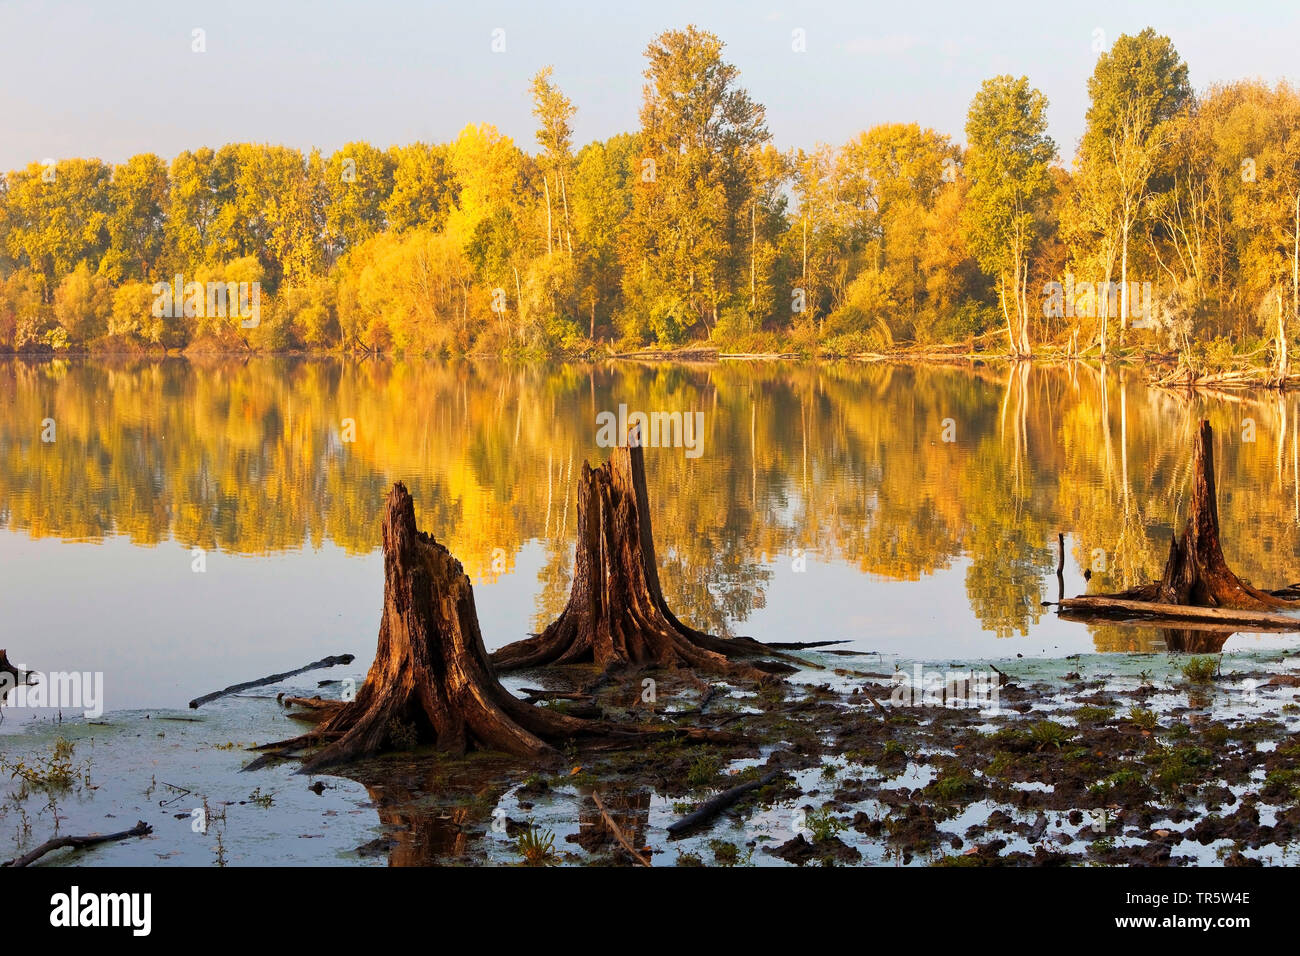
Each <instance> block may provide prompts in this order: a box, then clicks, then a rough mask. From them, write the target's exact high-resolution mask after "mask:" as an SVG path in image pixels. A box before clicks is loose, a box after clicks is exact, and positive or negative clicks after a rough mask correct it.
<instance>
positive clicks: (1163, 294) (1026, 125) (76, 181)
mask: <svg viewBox="0 0 1300 956" xmlns="http://www.w3.org/2000/svg"><path fill="white" fill-rule="evenodd" d="M644 77H645V83H644V87H643V98H642V106H641V111H640V117H639V121H640V127H639V129H637V130H636V131H634V132H629V133H621V134H618V135H616V136H613V137H610V138H609V139H606V140H603V141H596V142H592V143H589V144H587V145H585V146H582V147H581V148H577V147H575V145H574V142H573V118H574V115H575V111H576V107H575V105H574V104H573V103H572V101H571V100H570V99H569V98H568V97H567V96H566V95H565V94H564V93H563V91H562V90H561V89H560V88H559V87H558V86H557V84H556V82H555V80H554V76H553V73H552V71H551V69H550V68H549V67H548V68H546V69H543V70H542V71H540V72H539V73H538V74H537V75H536V76H535V77H534V78H533V80H532V83H531V85H530V89H529V91H528V92H529V94H530V95H531V98H532V102H533V112H534V115H535V117H536V120H537V134H536V139H537V142H538V144H539V146H540V149H539V151H538V152H537V153H535V154H533V153H529V152H528V151H526V150H524V149H522V148H520V146H518V145H517V144H516V143H514V142H513V141H512V140H511V139H510V138H509V137H507V136H505V135H503V134H502V133H501V132H500V131H499V130H497V129H496V128H494V127H493V126H491V125H489V124H477V125H470V126H468V127H466V128H465V129H464V130H463V131H462V132H461V133H460V134H459V135H458V136H457V137H456V138H455V139H454V140H453V141H451V142H448V143H440V144H427V143H413V144H409V145H404V146H392V147H390V148H388V149H380V148H378V147H375V146H373V145H371V144H369V143H365V142H352V143H348V144H347V145H345V146H344V147H342V148H341V149H339V150H337V151H336V152H334V153H332V154H330V155H325V154H323V153H322V152H321V151H320V150H316V149H313V150H311V151H310V152H309V153H307V154H306V155H304V154H303V153H301V152H300V151H298V150H296V149H290V148H287V147H284V146H275V145H263V144H251V143H238V144H230V145H226V146H222V147H220V148H218V149H212V148H201V149H195V150H192V151H186V152H183V153H181V154H180V155H179V156H177V157H175V158H174V159H172V160H171V162H170V163H168V162H166V161H165V160H163V159H162V158H161V157H159V156H156V155H153V154H141V155H137V156H133V157H131V158H130V159H128V160H127V161H126V162H124V163H120V164H116V165H114V164H109V163H106V162H103V161H101V160H98V159H63V160H59V161H57V162H54V161H49V162H34V163H32V164H30V165H28V166H27V167H26V168H25V169H22V170H16V171H12V172H10V173H8V174H7V175H6V176H5V177H4V179H3V181H2V182H0V348H3V349H6V350H14V349H16V350H24V351H51V350H53V351H58V350H64V349H70V348H82V347H88V348H92V349H93V348H99V349H105V350H123V349H125V350H135V349H157V348H162V347H166V348H189V349H192V350H203V349H210V350H227V349H232V348H233V349H245V348H254V349H262V350H286V349H308V350H366V351H377V352H400V353H408V354H465V353H497V354H504V353H513V354H520V355H527V354H542V353H553V352H583V351H587V350H590V349H591V348H593V347H594V346H597V345H617V346H620V347H624V348H639V347H646V346H651V347H673V346H680V345H682V344H685V343H708V344H711V345H713V346H716V347H718V348H721V349H723V350H726V351H753V352H757V351H788V350H794V351H799V352H805V353H822V354H829V355H841V354H856V353H862V352H876V351H887V350H889V349H892V348H895V347H899V346H902V345H907V344H914V345H917V346H926V345H930V344H936V343H969V344H971V345H972V346H975V347H981V348H989V349H995V350H1005V351H1009V352H1011V353H1013V354H1016V355H1028V354H1032V353H1033V352H1034V351H1036V350H1043V349H1046V348H1051V349H1068V350H1069V351H1070V352H1071V353H1073V354H1087V353H1089V352H1091V353H1100V354H1107V353H1109V352H1113V351H1115V350H1117V349H1124V348H1128V347H1131V346H1133V345H1142V346H1146V347H1152V348H1161V349H1177V350H1179V351H1180V352H1183V353H1186V354H1192V353H1199V354H1202V355H1206V354H1211V353H1214V352H1216V350H1217V352H1219V353H1222V352H1223V351H1224V350H1229V351H1230V350H1232V349H1237V350H1239V351H1244V350H1250V349H1255V350H1257V351H1258V350H1263V349H1265V348H1267V349H1271V353H1272V356H1273V358H1274V359H1275V360H1276V361H1277V362H1278V363H1279V364H1281V365H1282V366H1283V368H1285V363H1286V353H1287V343H1288V341H1289V339H1290V336H1291V335H1292V333H1293V331H1294V329H1295V327H1296V324H1297V323H1296V319H1297V317H1298V315H1300V94H1297V91H1296V90H1295V89H1293V88H1292V87H1291V86H1289V85H1288V84H1286V83H1285V82H1279V83H1277V84H1276V85H1272V86H1270V85H1268V84H1265V83H1263V82H1260V81H1254V80H1250V81H1241V82H1236V83H1231V84H1227V85H1221V86H1215V87H1211V88H1209V89H1207V90H1204V91H1201V92H1200V93H1197V92H1194V91H1193V89H1192V87H1191V85H1190V83H1189V79H1188V69H1187V65H1186V64H1185V63H1184V62H1183V61H1182V59H1181V58H1180V57H1179V55H1178V53H1177V51H1176V50H1175V49H1174V46H1173V44H1172V43H1171V42H1170V40H1169V39H1168V38H1167V37H1163V36H1160V35H1158V34H1157V33H1155V31H1153V30H1151V29H1147V30H1144V31H1142V32H1141V33H1140V34H1138V35H1136V36H1129V35H1124V36H1121V37H1119V38H1118V39H1117V40H1116V42H1115V43H1114V45H1113V46H1112V47H1111V49H1110V50H1109V51H1107V52H1104V53H1102V54H1101V55H1100V56H1099V57H1098V59H1097V62H1096V66H1095V68H1094V71H1093V74H1092V76H1091V77H1090V78H1089V80H1088V92H1089V97H1090V105H1089V108H1088V113H1087V117H1086V128H1085V132H1084V134H1083V136H1082V138H1081V140H1080V142H1079V143H1078V145H1077V149H1076V150H1075V152H1074V155H1073V157H1072V159H1071V160H1070V163H1069V168H1067V167H1066V165H1065V163H1064V161H1063V159H1062V156H1061V152H1060V150H1059V148H1058V146H1057V144H1056V143H1055V142H1053V140H1052V139H1051V138H1050V137H1049V136H1048V135H1047V108H1048V103H1047V99H1046V97H1044V95H1043V94H1042V93H1041V92H1040V91H1039V90H1036V89H1034V88H1033V87H1032V85H1031V84H1030V81H1029V80H1028V78H1026V77H1023V76H1022V77H1014V76H1009V75H1007V76H996V77H992V78H990V79H988V80H986V81H985V82H984V83H983V84H982V85H981V87H980V89H979V90H978V91H977V92H976V94H975V96H974V98H973V99H972V101H971V104H970V109H969V112H968V115H967V121H966V126H965V130H964V134H965V141H964V143H963V142H958V141H957V140H955V139H954V138H953V137H952V136H950V135H948V134H945V133H941V132H937V131H935V130H931V129H925V128H922V127H921V126H919V125H917V124H915V123H890V124H883V125H879V126H875V127H873V128H871V129H869V130H867V131H865V132H862V133H859V134H857V135H855V136H854V137H853V138H852V139H850V140H849V141H848V142H846V143H844V144H842V145H838V146H831V145H818V146H816V147H815V148H812V149H807V150H805V149H793V150H787V151H782V150H778V149H777V148H776V147H775V146H774V145H773V143H772V137H771V133H770V131H769V130H768V127H767V121H766V116H765V112H764V108H763V106H762V105H761V104H759V103H757V102H755V101H754V100H753V99H752V97H751V96H750V95H749V94H748V93H747V92H746V90H745V89H744V88H743V86H742V85H741V82H740V73H739V71H738V69H737V68H736V67H735V66H734V65H732V64H730V63H728V62H727V61H726V59H725V58H724V56H723V43H722V41H721V40H720V39H719V38H718V37H716V36H715V35H713V34H711V33H708V32H705V31H701V30H698V29H696V28H695V27H689V28H687V29H685V30H672V31H667V32H665V33H663V34H661V35H660V36H658V37H657V38H655V40H654V41H653V42H652V43H651V44H650V45H649V47H648V48H647V50H646V68H645V72H644ZM177 277H179V278H177ZM231 282H235V283H240V282H242V283H248V284H250V285H252V284H255V285H256V288H257V289H259V290H260V296H261V298H260V303H261V304H260V309H259V310H258V317H257V320H256V321H255V322H249V321H246V320H244V319H245V317H243V316H241V315H239V314H238V311H237V310H234V309H213V308H212V307H211V305H210V304H206V307H205V301H204V300H205V297H204V296H203V295H202V293H201V290H202V289H203V288H204V287H206V286H207V285H208V284H210V283H222V284H224V283H231ZM172 283H176V284H177V286H176V287H177V289H178V290H190V289H193V290H197V294H195V295H194V296H192V297H191V296H190V294H189V291H186V292H185V294H184V295H183V296H182V297H180V299H178V305H177V308H176V309H175V312H176V314H175V315H173V314H172V312H171V311H170V310H167V311H165V312H164V311H163V310H160V309H159V308H158V302H159V292H160V289H161V288H162V287H163V286H170V285H171V284H172ZM191 284H194V285H191ZM182 299H183V302H182V301H181V300H182ZM160 312H163V314H160ZM214 313H216V314H214Z"/></svg>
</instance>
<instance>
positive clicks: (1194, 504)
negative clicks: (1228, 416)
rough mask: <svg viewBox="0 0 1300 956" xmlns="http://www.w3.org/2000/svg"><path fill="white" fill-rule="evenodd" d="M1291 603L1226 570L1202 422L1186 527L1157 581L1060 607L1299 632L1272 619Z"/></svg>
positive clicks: (1077, 612) (1289, 622)
mask: <svg viewBox="0 0 1300 956" xmlns="http://www.w3.org/2000/svg"><path fill="white" fill-rule="evenodd" d="M1296 607H1297V605H1296V603H1295V602H1293V601H1288V600H1286V599H1285V598H1282V597H1278V596H1277V595H1276V594H1272V593H1269V592H1267V591H1261V590H1259V589H1258V588H1256V587H1254V586H1253V585H1251V584H1248V583H1247V582H1245V581H1243V580H1241V578H1239V577H1237V575H1236V574H1235V573H1234V572H1233V570H1232V568H1230V567H1229V566H1228V562H1227V559H1225V558H1224V556H1223V547H1222V544H1221V542H1220V540H1219V505H1218V499H1217V492H1216V489H1215V482H1214V431H1213V429H1212V428H1211V427H1210V423H1209V422H1208V421H1202V422H1201V425H1200V428H1199V430H1198V431H1197V436H1196V450H1195V459H1194V467H1193V473H1192V496H1191V502H1190V505H1189V510H1188V515H1187V524H1186V526H1185V527H1184V529H1183V532H1182V534H1181V535H1180V534H1178V533H1176V532H1175V534H1174V536H1173V539H1172V540H1171V541H1170V544H1169V559H1168V560H1167V561H1166V562H1165V569H1164V573H1163V574H1162V575H1161V578H1160V580H1159V581H1153V582H1151V583H1150V584H1144V585H1141V586H1139V587H1136V588H1130V589H1129V590H1127V591H1120V592H1118V593H1115V594H1100V595H1083V596H1080V597H1076V598H1069V599H1067V600H1064V601H1061V602H1060V608H1061V611H1062V612H1063V613H1068V614H1069V615H1070V616H1071V617H1074V618H1076V619H1087V618H1089V617H1143V618H1154V619H1168V620H1171V621H1203V622H1217V623H1219V624H1237V625H1241V626H1242V627H1244V628H1245V627H1256V626H1258V627H1261V628H1265V629H1285V630H1300V618H1296V617H1291V616H1288V615H1286V614H1280V613H1277V612H1278V611H1281V610H1287V609H1291V610H1294V609H1296Z"/></svg>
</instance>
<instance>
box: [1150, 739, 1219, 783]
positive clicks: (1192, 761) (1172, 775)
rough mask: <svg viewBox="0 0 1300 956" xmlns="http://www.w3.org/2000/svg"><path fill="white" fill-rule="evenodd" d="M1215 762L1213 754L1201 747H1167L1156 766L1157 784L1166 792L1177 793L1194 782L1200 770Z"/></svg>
mask: <svg viewBox="0 0 1300 956" xmlns="http://www.w3.org/2000/svg"><path fill="white" fill-rule="evenodd" d="M1213 763H1214V757H1213V755H1212V754H1211V753H1210V752H1209V751H1208V750H1203V749H1202V748H1200V747H1191V746H1178V747H1169V748H1166V749H1165V750H1164V751H1163V752H1162V753H1161V754H1160V755H1159V763H1158V764H1157V766H1156V772H1155V783H1156V786H1158V787H1159V788H1160V789H1161V790H1163V791H1165V792H1166V793H1177V792H1178V791H1179V790H1182V789H1183V788H1184V787H1186V786H1188V785H1189V784H1191V783H1192V782H1194V781H1195V780H1196V777H1197V775H1198V774H1199V772H1200V771H1201V770H1203V769H1204V768H1206V767H1209V766H1210V765H1211V764H1213Z"/></svg>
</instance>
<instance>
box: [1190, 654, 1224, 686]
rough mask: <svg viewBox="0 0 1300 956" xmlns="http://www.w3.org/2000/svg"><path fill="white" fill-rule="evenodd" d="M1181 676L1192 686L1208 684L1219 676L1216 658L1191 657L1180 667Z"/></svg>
mask: <svg viewBox="0 0 1300 956" xmlns="http://www.w3.org/2000/svg"><path fill="white" fill-rule="evenodd" d="M1182 671H1183V676H1184V677H1185V678H1187V680H1188V682H1189V683H1192V684H1210V683H1213V682H1214V679H1215V678H1216V677H1218V676H1219V659H1218V658H1217V657H1193V658H1192V659H1191V660H1189V661H1188V662H1187V663H1186V664H1184V665H1183V666H1182Z"/></svg>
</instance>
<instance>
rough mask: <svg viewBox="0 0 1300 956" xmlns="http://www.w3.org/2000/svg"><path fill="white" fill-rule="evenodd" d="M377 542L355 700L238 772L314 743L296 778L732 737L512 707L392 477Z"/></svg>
mask: <svg viewBox="0 0 1300 956" xmlns="http://www.w3.org/2000/svg"><path fill="white" fill-rule="evenodd" d="M383 546H384V609H383V616H382V618H381V619H380V624H379V646H378V648H377V650H376V653H375V660H374V663H373V664H372V665H371V666H370V671H369V673H368V674H367V675H366V680H365V683H364V684H362V686H361V687H360V688H359V689H358V690H357V695H356V699H355V700H353V701H350V702H347V703H341V702H340V703H338V704H337V705H336V709H335V711H334V712H333V713H331V714H329V715H328V716H326V717H325V719H324V720H322V721H321V722H320V723H319V724H318V725H316V726H315V727H314V728H313V729H312V730H311V731H309V732H308V733H306V734H304V735H303V736H301V737H297V738H294V739H292V740H287V741H281V742H279V743H274V744H266V745H263V746H262V747H259V748H257V749H259V750H266V751H271V753H269V754H268V755H267V757H263V758H261V759H259V760H257V761H254V762H253V764H251V765H250V766H249V767H247V768H245V769H249V770H251V769H256V768H257V767H259V766H262V765H263V764H264V763H265V762H266V761H267V759H268V757H269V758H270V759H274V758H276V757H283V756H287V755H289V754H291V753H293V752H296V751H299V750H303V749H305V748H307V747H309V746H314V745H318V744H324V746H323V748H322V749H320V750H319V751H317V752H316V753H314V754H313V755H311V756H310V757H309V758H308V759H307V760H305V761H304V763H303V767H302V770H303V772H309V771H313V770H318V769H320V768H322V767H326V766H330V765H333V764H338V763H343V762H346V761H349V760H353V759H356V758H360V757H364V756H367V755H370V754H375V753H378V752H381V751H384V750H391V749H402V748H407V747H411V746H418V745H432V746H434V747H435V748H436V749H437V750H440V751H443V752H447V753H451V754H463V753H465V752H466V751H467V750H470V749H481V750H496V751H501V752H504V753H507V754H512V755H514V756H517V757H526V758H541V757H549V756H552V755H554V754H555V753H556V749H555V747H556V745H558V744H562V743H565V742H569V741H574V742H579V743H581V742H584V741H585V742H589V743H590V744H591V745H592V746H619V745H630V744H642V743H646V742H648V741H649V740H651V739H663V738H664V735H665V734H666V733H667V734H672V733H681V734H682V735H684V736H687V737H690V738H695V739H700V740H719V741H720V740H723V739H724V738H725V739H727V740H731V741H734V740H735V737H734V736H729V735H724V734H720V733H718V732H715V731H708V730H700V729H694V728H692V729H685V730H679V729H677V728H664V727H653V726H645V725H631V724H613V723H610V722H606V721H589V720H582V719H579V718H577V717H573V716H569V715H567V714H561V713H558V712H556V711H554V710H549V709H546V708H540V707H535V706H533V705H531V704H529V703H527V702H525V701H522V700H520V699H519V698H517V697H515V696H514V695H513V694H511V693H510V692H509V691H508V690H506V689H505V688H504V687H502V686H501V684H500V683H498V681H497V679H496V675H495V674H494V673H493V670H492V666H491V664H489V662H488V656H487V652H486V651H485V650H484V647H483V637H482V635H481V634H480V632H479V623H478V612H477V611H476V610H475V607H474V591H473V588H472V587H471V586H470V582H469V578H468V577H466V575H465V572H464V570H463V569H462V567H461V564H460V562H459V561H457V560H456V559H455V558H454V557H452V555H451V553H450V552H449V551H448V550H447V549H446V548H445V547H443V546H442V545H441V544H439V543H438V542H437V541H435V540H434V539H433V537H432V536H431V535H429V534H426V533H424V532H422V531H420V530H418V529H417V528H416V524H415V505H414V502H413V501H412V500H411V496H410V494H409V493H408V492H407V490H406V487H405V486H404V485H403V484H401V483H400V482H399V483H397V484H395V485H393V488H392V490H391V491H390V492H389V494H388V502H387V507H386V510H385V515H384V530H383Z"/></svg>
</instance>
